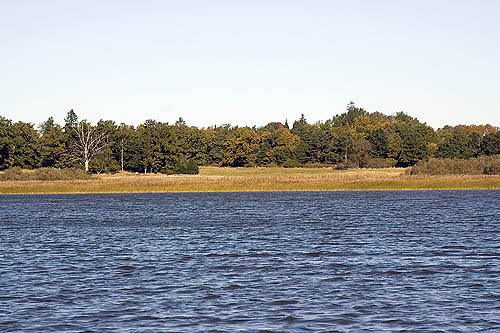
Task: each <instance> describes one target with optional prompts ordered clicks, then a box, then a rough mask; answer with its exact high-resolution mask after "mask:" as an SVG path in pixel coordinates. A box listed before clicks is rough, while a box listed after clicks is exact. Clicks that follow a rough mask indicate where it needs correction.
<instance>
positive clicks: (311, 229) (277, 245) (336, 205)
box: [0, 191, 500, 332]
mask: <svg viewBox="0 0 500 333" xmlns="http://www.w3.org/2000/svg"><path fill="white" fill-rule="evenodd" d="M499 206H500V191H459V192H455V191H444V192H441V191H428V192H295V193H279V192H277V193H231V194H229V193H219V194H214V193H212V194H209V193H207V194H200V193H196V194H117V195H30V196H0V221H1V223H0V232H1V238H0V331H2V332H9V331H35V332H41V331H85V330H87V331H96V332H102V331H154V332H156V331H210V330H216V331H236V330H248V331H259V330H268V331H324V330H336V331H360V330H372V331H382V330H387V331H398V330H410V331H425V330H428V331H436V330H437V331H482V330H483V331H499V330H500V209H499Z"/></svg>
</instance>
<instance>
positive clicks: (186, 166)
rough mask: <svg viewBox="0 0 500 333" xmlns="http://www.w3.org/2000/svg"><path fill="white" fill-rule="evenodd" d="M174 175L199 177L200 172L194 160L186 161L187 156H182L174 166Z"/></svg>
mask: <svg viewBox="0 0 500 333" xmlns="http://www.w3.org/2000/svg"><path fill="white" fill-rule="evenodd" d="M173 172H174V173H180V174H189V175H197V174H198V173H199V172H200V170H199V168H198V165H197V164H196V162H195V161H194V159H192V158H191V159H189V160H188V159H186V157H185V156H181V157H179V158H178V159H177V161H176V162H175V165H174V170H173Z"/></svg>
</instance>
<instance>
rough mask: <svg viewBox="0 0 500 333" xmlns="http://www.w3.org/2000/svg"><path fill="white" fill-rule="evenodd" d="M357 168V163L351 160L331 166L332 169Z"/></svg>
mask: <svg viewBox="0 0 500 333" xmlns="http://www.w3.org/2000/svg"><path fill="white" fill-rule="evenodd" d="M358 168H359V165H358V163H356V162H354V161H351V160H347V161H345V162H344V163H339V164H337V165H335V166H333V168H332V169H334V170H348V169H358Z"/></svg>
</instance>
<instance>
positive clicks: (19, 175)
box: [0, 166, 23, 180]
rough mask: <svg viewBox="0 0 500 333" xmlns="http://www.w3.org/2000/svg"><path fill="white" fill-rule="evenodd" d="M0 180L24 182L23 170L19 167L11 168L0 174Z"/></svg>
mask: <svg viewBox="0 0 500 333" xmlns="http://www.w3.org/2000/svg"><path fill="white" fill-rule="evenodd" d="M0 180H23V170H22V169H21V168H20V167H18V166H16V167H12V168H9V169H7V170H5V171H4V173H3V174H0Z"/></svg>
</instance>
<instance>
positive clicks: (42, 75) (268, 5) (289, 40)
mask: <svg viewBox="0 0 500 333" xmlns="http://www.w3.org/2000/svg"><path fill="white" fill-rule="evenodd" d="M499 17H500V1H497V0H491V1H488V0H480V1H472V0H470V1H461V0H450V1H445V0H431V1H426V0H419V1H384V0H378V1H371V0H366V1H356V0H354V1H347V0H344V1H335V0H330V1H326V0H325V1H320V0H303V1H294V0H287V1H278V0H264V1H260V0H252V1H238V0H227V1H218V0H211V1H194V0H192V1H188V0H186V1H176V0H173V1H167V0H163V1H160V0H159V1H153V0H143V1H126V0H121V1H111V0H100V1H92V0H86V1H71V0H61V1H55V0H44V1H38V0H35V1H26V0H0V116H3V117H5V118H7V119H11V120H13V121H26V122H31V123H33V124H35V125H38V124H40V123H41V122H42V121H44V120H46V119H47V118H48V117H50V116H53V117H54V119H55V120H56V122H58V123H60V124H63V123H64V121H63V119H64V117H65V116H66V113H67V112H68V111H69V110H70V109H74V110H75V112H76V113H77V114H78V116H79V119H87V120H89V121H92V122H94V123H95V122H97V121H98V120H100V119H105V120H114V121H115V122H116V123H118V124H119V123H126V124H130V125H138V124H140V123H142V122H144V121H145V120H147V119H154V120H157V121H161V122H168V123H174V122H175V121H176V120H177V119H178V118H179V117H182V118H183V119H184V120H185V121H186V122H187V124H188V125H193V126H198V127H207V126H210V125H214V124H217V125H221V124H232V125H238V126H246V125H248V126H254V125H256V126H263V125H265V124H267V123H269V122H273V121H281V122H284V121H285V119H287V120H288V122H289V123H290V124H291V123H293V121H294V120H296V119H298V118H300V115H301V114H304V115H305V117H306V119H307V121H308V122H309V123H314V122H316V121H319V120H321V121H324V120H327V119H330V118H332V117H333V116H334V115H336V114H340V113H342V112H345V109H346V105H347V104H348V103H349V102H351V101H353V102H355V103H356V105H357V106H359V107H363V108H364V109H366V110H367V111H369V112H375V111H379V112H382V113H384V114H388V115H391V114H394V113H396V112H399V111H404V112H406V113H408V114H409V115H411V116H413V117H416V118H418V119H419V120H420V121H422V122H426V123H427V124H429V125H431V126H432V127H434V128H435V129H437V128H440V127H443V126H444V125H458V124H485V123H490V124H492V125H494V126H500V20H499Z"/></svg>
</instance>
